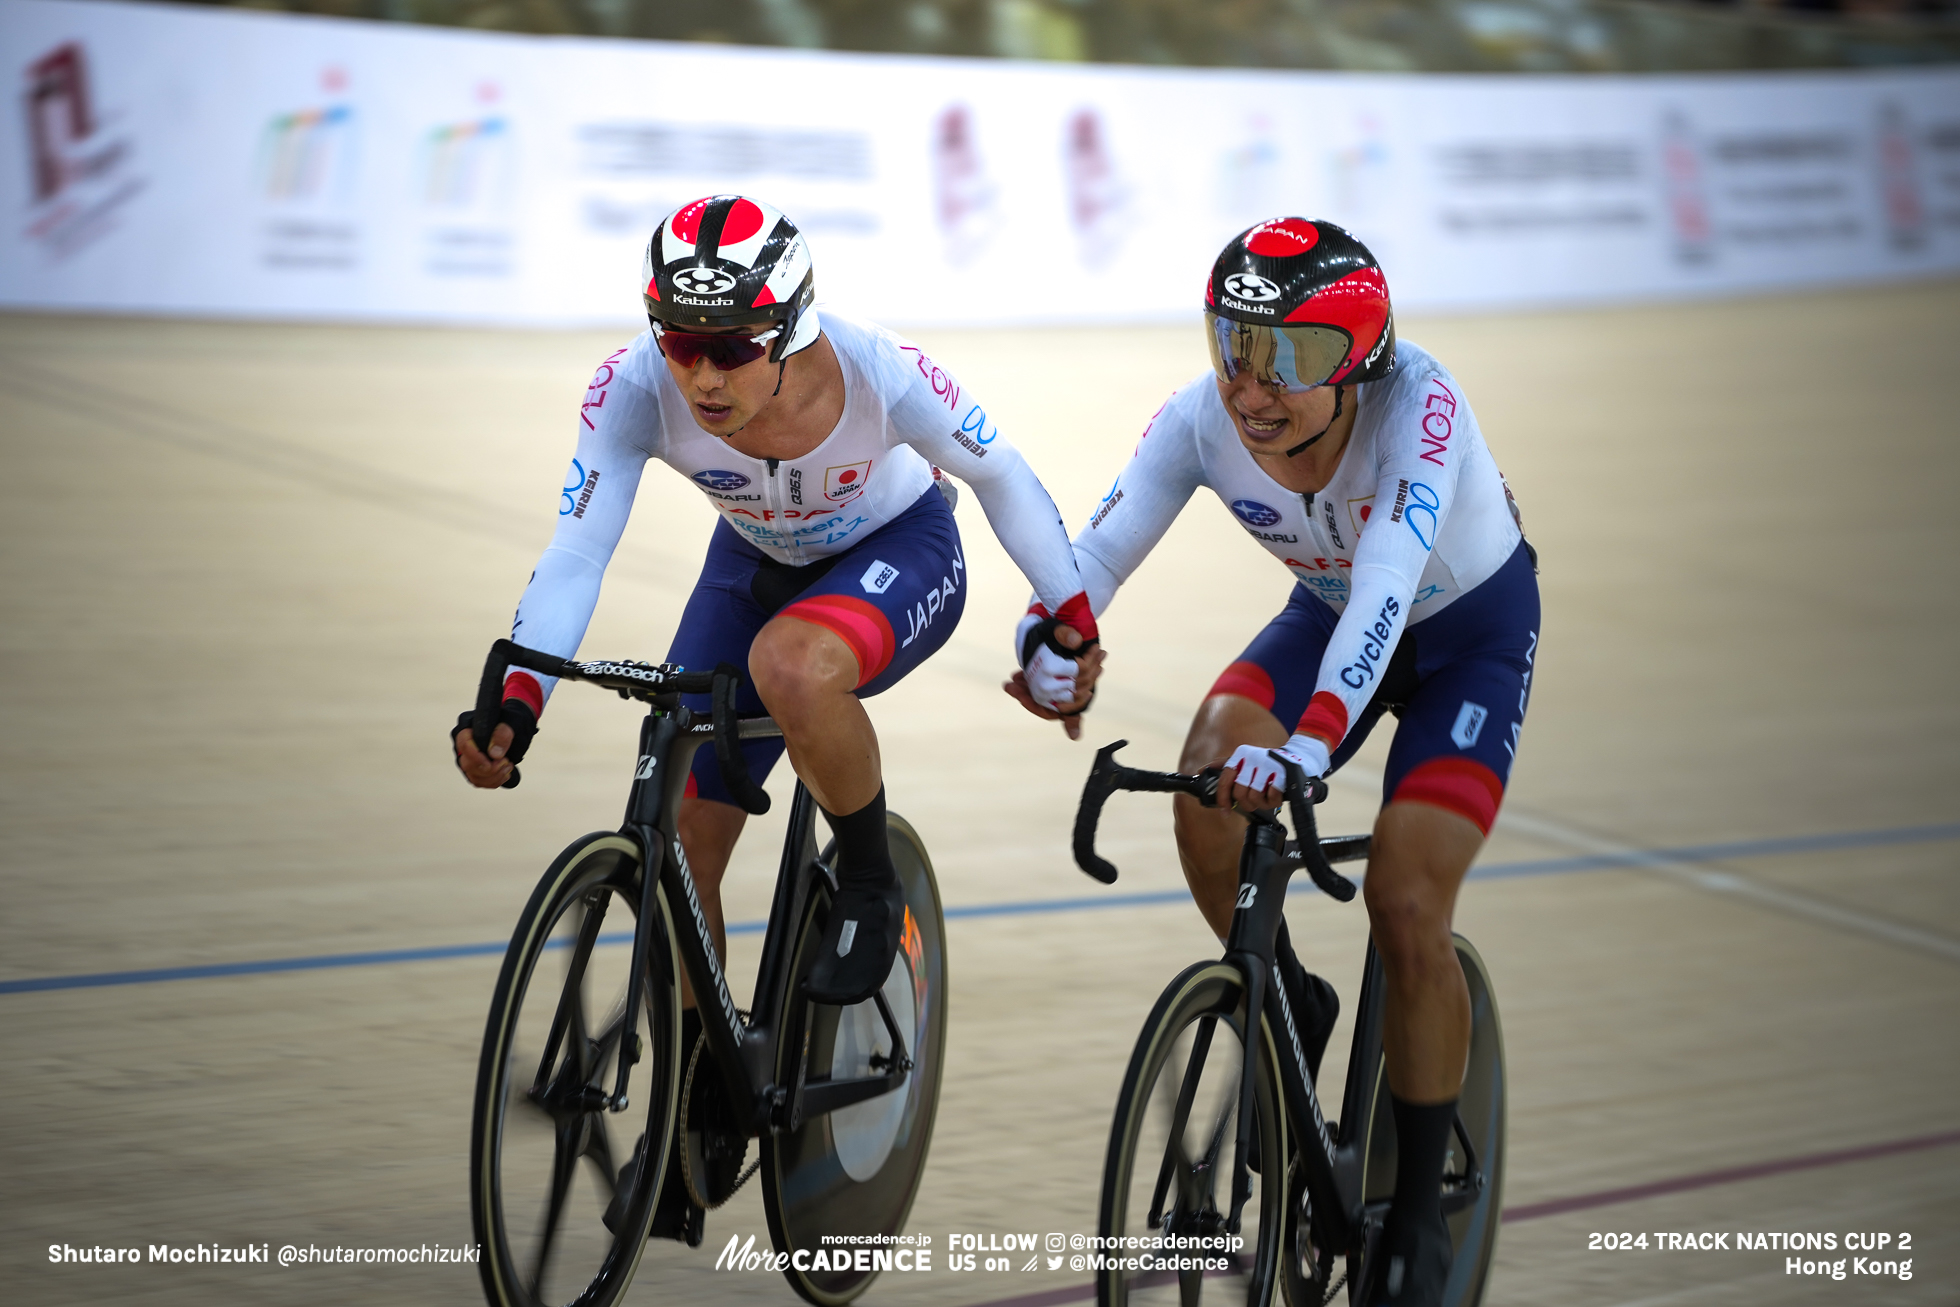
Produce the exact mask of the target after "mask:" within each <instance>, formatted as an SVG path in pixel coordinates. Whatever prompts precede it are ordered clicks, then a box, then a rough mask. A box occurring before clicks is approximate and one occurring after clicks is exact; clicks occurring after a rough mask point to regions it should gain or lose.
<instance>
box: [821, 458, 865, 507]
mask: <svg viewBox="0 0 1960 1307" xmlns="http://www.w3.org/2000/svg"><path fill="white" fill-rule="evenodd" d="M870 476H871V460H870V459H866V460H865V461H864V462H862V463H846V464H844V465H843V466H842V467H830V468H825V469H824V474H823V497H824V498H825V499H828V500H829V501H830V502H831V503H833V504H841V503H843V502H844V501H845V500H848V499H855V498H856V497H857V496H858V494H859V493H860V492H861V491H862V490H863V489H864V483H865V481H866V480H868V479H869V478H870Z"/></svg>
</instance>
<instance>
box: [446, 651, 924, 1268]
mask: <svg viewBox="0 0 1960 1307" xmlns="http://www.w3.org/2000/svg"><path fill="white" fill-rule="evenodd" d="M511 667H522V668H526V669H528V670H531V671H534V672H539V673H542V674H544V675H546V676H555V677H558V678H559V679H561V680H566V681H584V682H588V683H590V684H593V685H597V686H600V687H602V688H605V689H610V690H614V691H616V692H618V694H619V695H620V697H621V698H623V699H629V700H637V701H639V702H641V703H645V704H647V705H649V710H648V712H647V715H646V717H645V718H644V719H643V720H642V722H641V725H640V747H639V753H638V759H637V763H636V766H635V770H634V775H633V781H632V788H631V790H630V791H629V794H628V797H627V802H626V819H625V821H624V823H623V824H622V825H621V826H620V828H619V829H618V830H617V831H598V832H594V833H593V834H590V835H586V836H583V837H582V838H580V839H577V840H574V841H573V842H572V843H571V845H570V846H569V847H567V848H566V849H565V851H564V852H563V853H561V854H559V855H558V858H557V859H556V860H555V861H554V862H553V863H552V864H551V867H550V869H549V870H548V871H546V872H545V874H544V878H543V879H542V880H541V881H539V883H538V887H537V889H536V890H535V891H534V892H533V893H532V895H531V898H530V901H529V903H527V904H526V905H525V908H524V911H523V913H522V915H521V916H520V917H519V918H518V922H517V929H516V932H515V933H514V934H513V935H512V937H511V942H510V948H509V950H508V951H507V952H506V953H505V955H504V962H503V968H502V970H501V972H500V973H499V974H498V977H497V986H496V990H495V993H494V997H493V998H492V1000H491V1004H490V1016H489V1021H488V1023H487V1025H486V1027H485V1030H484V1037H483V1053H482V1059H481V1062H480V1063H479V1066H478V1070H477V1084H476V1097H475V1110H474V1116H473V1123H472V1127H471V1134H470V1212H471V1219H472V1222H473V1225H474V1229H475V1233H476V1240H477V1243H478V1245H479V1246H480V1247H481V1249H482V1261H481V1269H482V1275H483V1287H484V1292H485V1294H486V1296H487V1297H488V1299H489V1301H490V1303H491V1304H492V1307H557V1305H559V1304H576V1305H577V1307H607V1305H608V1304H611V1303H614V1302H616V1301H617V1300H618V1299H619V1297H620V1295H621V1294H622V1293H624V1291H625V1289H626V1286H627V1284H628V1283H629V1282H630V1281H631V1280H632V1278H633V1273H634V1271H635V1269H636V1268H637V1267H638V1265H639V1261H640V1256H641V1254H642V1252H643V1251H644V1249H645V1247H646V1245H647V1240H648V1237H649V1231H650V1230H652V1228H653V1223H654V1219H655V1216H656V1210H657V1206H658V1203H659V1197H660V1195H661V1193H662V1185H663V1183H664V1182H665V1181H666V1179H667V1173H668V1170H669V1168H673V1167H679V1168H680V1170H681V1173H682V1176H683V1179H684V1182H685V1184H686V1189H687V1198H688V1201H689V1204H690V1205H689V1206H688V1207H687V1209H686V1212H685V1214H684V1219H683V1220H682V1221H681V1223H680V1225H679V1227H678V1228H675V1229H669V1230H663V1231H662V1232H661V1233H665V1234H668V1235H669V1236H671V1237H679V1238H683V1239H684V1240H685V1241H686V1242H687V1243H689V1244H692V1245H697V1246H698V1245H699V1243H700V1241H701V1238H702V1230H701V1221H700V1215H701V1212H702V1210H703V1209H709V1208H713V1207H715V1206H718V1205H719V1204H721V1203H723V1202H725V1201H727V1199H728V1198H729V1197H730V1196H731V1195H732V1194H733V1193H734V1192H735V1190H736V1189H737V1188H739V1187H740V1186H741V1184H742V1183H743V1182H745V1181H746V1180H748V1179H749V1178H750V1177H751V1176H752V1175H755V1174H756V1173H757V1172H758V1171H759V1172H760V1174H761V1177H762V1181H761V1182H762V1186H763V1205H764V1208H765V1211H766V1213H767V1217H768V1225H769V1236H770V1239H771V1241H772V1242H773V1244H774V1246H775V1250H776V1251H777V1252H778V1253H787V1254H792V1256H791V1257H787V1258H785V1259H784V1260H785V1262H786V1263H787V1265H786V1266H785V1269H784V1274H785V1276H786V1277H787V1278H788V1280H789V1282H790V1284H791V1286H792V1287H793V1288H794V1289H795V1290H796V1292H797V1293H798V1294H799V1295H801V1296H802V1297H803V1298H804V1299H805V1300H807V1301H809V1302H811V1303H815V1304H818V1307H838V1305H839V1304H843V1303H847V1302H850V1301H851V1300H852V1299H854V1298H856V1297H857V1296H858V1295H859V1294H861V1293H863V1292H864V1290H865V1289H866V1288H867V1287H869V1285H870V1284H871V1282H872V1280H873V1279H874V1278H875V1277H876V1275H877V1273H878V1269H876V1268H879V1267H882V1266H889V1265H891V1264H892V1262H891V1258H890V1256H889V1255H887V1254H882V1253H881V1254H880V1255H879V1256H878V1257H876V1258H873V1259H870V1260H871V1261H872V1262H873V1266H874V1269H868V1270H861V1269H857V1259H856V1258H855V1257H852V1258H842V1257H840V1258H837V1259H836V1261H837V1262H838V1269H826V1267H827V1266H828V1263H829V1262H830V1260H831V1259H830V1258H828V1257H817V1256H815V1255H814V1254H815V1253H816V1252H817V1251H818V1250H821V1249H823V1248H824V1247H825V1246H826V1244H841V1245H844V1246H849V1247H855V1246H859V1245H863V1244H867V1243H869V1244H874V1245H875V1244H876V1243H877V1242H878V1240H879V1239H881V1238H882V1237H883V1236H887V1235H891V1234H895V1233H897V1232H898V1231H899V1230H900V1228H901V1227H902V1226H903V1224H904V1222H905V1218H906V1216H907V1214H908V1213H909V1212H910V1210H911V1207H912V1200H913V1198H914V1197H915V1196H916V1194H917V1192H918V1185H919V1177H920V1175H921V1173H922V1171H923V1170H924V1167H925V1160H926V1149H927V1145H928V1143H929V1142H930V1139H931V1135H932V1126H933V1116H934V1112H935V1110H936V1108H937V1105H938V1100H939V1085H940V1073H941V1069H942V1066H943V1060H944V1052H945V1040H946V939H945V924H944V920H943V918H942V916H941V912H940V902H939V890H938V886H937V884H936V882H935V880H934V878H933V871H932V862H931V860H930V858H928V857H927V855H926V850H925V846H924V844H923V843H922V842H921V841H920V839H919V836H918V833H917V832H916V831H914V830H913V829H912V827H911V826H910V825H909V824H908V823H907V822H906V821H905V820H904V819H903V818H902V817H899V816H897V815H896V814H893V815H891V817H890V818H889V821H890V825H889V836H890V843H891V856H892V862H893V864H894V865H895V866H896V867H897V869H898V876H899V881H900V883H901V885H902V886H903V888H904V893H905V901H906V917H905V921H904V925H903V934H902V942H901V947H900V949H899V954H898V958H897V960H896V962H895V963H894V964H893V967H892V971H891V975H890V977H889V978H888V979H887V980H886V982H885V986H884V988H883V990H881V991H880V992H879V993H878V994H876V995H874V996H873V997H872V999H870V1000H868V1001H866V1002H864V1003H860V1004H856V1005H854V1006H852V1007H845V1008H840V1007H836V1006H831V1005H827V1004H819V1003H815V1002H812V1001H810V1000H809V999H807V998H805V997H804V996H803V993H802V989H801V985H802V981H803V978H804V976H805V975H807V974H808V972H809V969H810V966H811V964H812V963H813V962H814V961H815V950H816V949H817V947H818V946H819V944H820V942H821V940H822V936H823V927H824V922H825V917H826V914H827V912H828V910H829V905H830V902H831V895H832V893H833V892H834V889H835V876H834V872H833V870H832V859H833V857H834V845H833V846H832V847H827V848H825V849H824V850H823V851H822V852H819V851H818V849H817V847H816V839H815V821H816V813H817V806H816V802H815V800H814V799H813V798H812V797H811V795H810V793H809V791H808V790H807V789H805V788H804V786H803V785H802V784H801V783H800V782H799V783H798V785H797V787H796V793H795V797H794V799H793V800H792V801H791V804H790V812H789V830H788V833H787V834H786V836H785V837H784V842H783V853H782V862H781V867H780V870H779V872H778V875H777V880H776V887H775V892H774V898H773V901H772V902H771V904H770V909H769V924H768V930H767V933H766V935H765V936H764V938H763V944H762V958H761V962H760V965H759V967H758V970H757V975H756V983H755V989H754V999H753V1003H754V1008H753V1011H743V1010H741V1009H739V1008H738V1007H737V1006H736V1004H735V1000H734V997H733V995H732V994H731V993H730V991H729V986H728V979H727V976H726V975H725V973H724V971H723V968H722V964H721V962H720V959H719V958H718V956H717V955H716V952H715V949H714V943H713V936H712V935H711V934H710V931H709V927H708V923H707V920H706V918H705V917H704V916H703V915H702V911H701V903H700V899H699V897H698V895H697V892H696V889H695V883H694V877H693V875H692V873H691V872H690V871H689V869H688V863H687V854H686V851H685V850H684V849H683V848H682V847H681V842H680V839H679V836H678V833H677V832H678V815H679V809H680V801H681V797H682V794H683V792H684V790H685V787H686V783H687V777H688V772H689V769H690V767H691V766H692V764H693V758H694V753H695V751H696V750H697V749H698V748H700V747H701V746H703V745H705V744H710V743H712V746H713V747H714V749H715V753H716V756H717V760H718V761H719V763H720V766H721V769H722V776H723V779H724V780H725V781H726V782H727V784H728V787H729V791H730V793H731V794H733V795H734V796H735V797H736V798H737V800H738V802H739V803H740V804H741V806H742V807H743V808H744V809H745V810H747V811H748V812H751V813H761V812H765V811H767V810H768V808H769V796H768V795H766V794H765V793H763V791H762V790H761V788H760V787H759V786H757V785H756V784H755V783H754V781H753V780H752V779H751V778H750V776H749V775H748V772H747V768H746V766H745V764H744V762H743V759H742V756H741V752H740V745H741V742H742V741H743V740H750V739H760V738H766V737H775V736H780V734H781V731H780V730H779V729H778V728H777V727H776V726H775V724H774V723H773V722H771V721H770V720H769V719H767V718H749V719H738V717H737V715H736V712H735V706H734V705H735V690H736V688H737V686H738V685H739V684H740V679H741V678H740V673H738V672H737V671H736V669H734V668H733V667H730V666H728V665H726V664H724V665H722V666H721V667H719V668H717V669H715V670H714V671H712V672H702V671H686V670H684V669H682V668H679V667H676V666H673V665H671V664H649V663H636V662H571V661H568V660H566V659H562V658H555V657H552V656H551V655H549V654H544V653H540V652H538V651H537V650H532V649H525V648H523V647H521V646H519V645H516V644H513V643H511V642H510V641H508V640H499V641H498V642H497V643H496V645H495V646H493V648H492V649H491V652H490V657H489V660H488V662H487V663H486V665H485V667H484V671H483V680H482V682H481V683H480V685H479V687H478V693H477V702H476V715H475V718H474V721H473V730H474V733H475V735H476V739H477V742H478V746H479V747H483V746H484V745H485V744H487V742H488V739H489V735H490V729H491V726H492V724H493V723H495V721H496V720H497V717H496V714H497V709H498V703H499V700H501V698H502V697H503V682H504V674H505V672H506V671H507V670H508V669H509V668H511ZM683 694H695V695H698V694H706V695H709V696H710V702H711V705H712V708H711V711H710V712H709V713H708V714H706V715H705V719H704V717H703V715H701V714H697V713H695V712H693V711H691V710H690V709H689V708H687V707H686V706H684V705H683V703H682V702H681V696H682V695H683ZM514 780H515V777H514V779H513V783H514ZM622 914H623V915H622ZM609 918H610V921H609ZM609 924H610V925H611V926H613V927H614V928H615V929H614V930H613V931H611V932H610V933H609V932H608V930H607V927H608V925H609ZM621 927H625V928H626V929H620V928H621ZM683 974H685V975H686V977H687V979H688V980H689V982H691V984H692V986H693V992H694V994H695V995H696V996H697V999H698V1004H699V1008H700V1016H701V1023H702V1034H701V1037H700V1039H699V1040H698V1041H697V1042H696V1044H695V1047H693V1048H691V1049H689V1048H682V1047H680V1038H681V1036H680V1030H681V977H682V975H683ZM717 1069H718V1070H719V1072H720V1076H721V1081H722V1083H723V1085H724V1086H725V1088H726V1099H725V1101H723V1100H721V1099H720V1098H719V1097H717V1098H716V1099H715V1100H714V1101H715V1103H716V1105H717V1106H718V1107H719V1109H720V1112H719V1116H718V1118H717V1119H716V1120H714V1121H702V1120H694V1121H691V1120H689V1119H688V1116H687V1113H688V1111H689V1104H691V1103H693V1102H694V1101H696V1100H695V1095H694V1094H693V1092H692V1091H693V1089H694V1080H695V1078H696V1077H697V1076H701V1075H706V1074H710V1073H711V1072H712V1071H714V1070H717ZM752 1138H759V1139H760V1140H761V1146H760V1156H759V1157H758V1159H757V1160H756V1161H755V1162H753V1163H751V1164H749V1165H748V1166H747V1167H746V1168H745V1169H744V1168H743V1167H742V1163H743V1161H744V1160H745V1159H746V1154H747V1148H748V1142H749V1140H750V1139H752Z"/></svg>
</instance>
